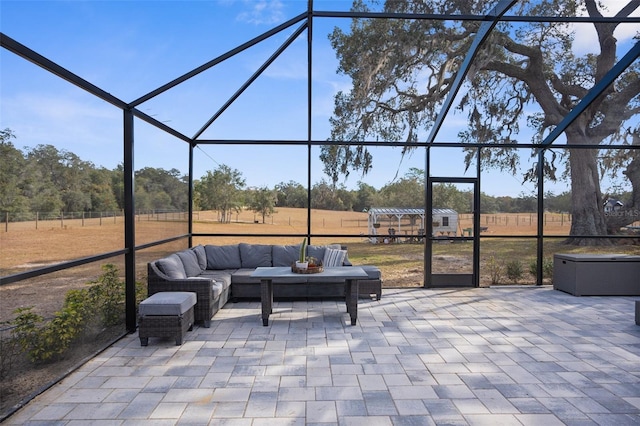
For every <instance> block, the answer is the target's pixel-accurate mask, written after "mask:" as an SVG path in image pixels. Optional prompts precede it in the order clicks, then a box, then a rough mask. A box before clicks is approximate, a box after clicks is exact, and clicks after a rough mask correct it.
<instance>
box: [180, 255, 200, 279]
mask: <svg viewBox="0 0 640 426" xmlns="http://www.w3.org/2000/svg"><path fill="white" fill-rule="evenodd" d="M176 255H177V256H178V257H179V258H180V260H181V261H182V266H184V272H185V273H186V274H187V277H197V276H198V275H200V272H202V269H200V263H198V256H197V255H196V253H195V252H194V251H193V250H183V251H179V252H177V253H176Z"/></svg>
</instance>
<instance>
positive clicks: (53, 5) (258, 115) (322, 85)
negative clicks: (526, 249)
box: [0, 0, 588, 196]
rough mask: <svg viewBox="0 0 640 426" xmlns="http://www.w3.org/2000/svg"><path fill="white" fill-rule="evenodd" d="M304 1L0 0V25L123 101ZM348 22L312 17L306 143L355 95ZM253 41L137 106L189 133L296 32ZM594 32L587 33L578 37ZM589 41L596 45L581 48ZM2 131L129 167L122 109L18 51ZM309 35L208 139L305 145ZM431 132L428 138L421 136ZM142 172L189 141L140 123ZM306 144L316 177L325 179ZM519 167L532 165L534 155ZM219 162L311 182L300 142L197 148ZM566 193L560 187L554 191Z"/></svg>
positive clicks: (397, 166)
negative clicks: (343, 65)
mask: <svg viewBox="0 0 640 426" xmlns="http://www.w3.org/2000/svg"><path fill="white" fill-rule="evenodd" d="M306 4H307V2H306V1H305V0H289V1H286V0H218V1H216V0H213V1H204V0H202V1H143V0H137V1H115V0H112V1H29V0H26V1H25V0H21V1H5V0H1V1H0V27H1V28H2V32H4V33H5V34H6V35H8V36H10V37H12V38H13V39H15V40H17V41H18V42H20V43H22V44H24V45H26V46H27V47H29V48H31V49H33V50H35V51H36V52H38V53H40V54H41V55H43V56H45V57H47V58H48V59H51V60H53V61H55V62H57V63H58V64H59V65H61V66H63V67H65V68H67V69H68V70H70V71H72V72H74V73H75V74H77V75H79V76H80V77H82V78H84V79H86V80H88V81H89V82H91V83H93V84H95V85H96V86H98V87H100V88H102V89H104V90H105V91H107V92H109V93H111V94H113V95H114V96H116V97H118V98H120V99H121V100H123V101H125V102H131V101H133V100H135V99H137V98H139V97H140V96H143V95H145V94H146V93H148V92H150V91H152V90H153V89H155V88H157V87H159V86H161V85H163V84H165V83H167V82H169V81H171V80H173V79H174V78H176V77H178V76H180V75H182V74H184V73H186V72H188V71H191V70H192V69H193V68H196V67H198V66H200V65H202V64H204V63H206V62H208V61H210V60H211V59H214V58H216V57H218V56H219V55H221V54H224V53H226V52H228V51H229V50H231V49H233V48H235V47H236V46H238V45H240V44H242V43H244V42H246V41H248V40H250V39H252V38H253V37H256V36H258V35H260V34H262V33H264V32H266V31H268V30H269V29H271V28H273V27H274V26H276V25H278V24H280V23H282V22H284V21H286V20H288V19H290V18H292V17H294V16H296V15H298V14H300V13H302V12H304V11H305V9H306ZM350 4H351V2H350V1H328V0H326V1H323V0H315V1H314V7H315V9H316V10H343V11H346V10H348V9H349V8H350ZM336 25H340V26H342V27H344V28H347V27H348V25H349V21H348V20H344V19H343V20H329V19H324V20H323V19H315V20H314V35H313V80H312V81H313V93H314V98H313V99H314V101H313V108H312V123H313V124H312V137H313V139H320V140H324V139H326V138H328V137H329V134H330V126H329V118H330V117H331V114H332V108H333V96H334V95H335V93H336V92H337V91H338V90H348V89H349V87H350V86H349V81H348V80H347V79H346V78H345V77H344V76H341V75H338V74H337V72H336V70H337V66H338V63H337V60H336V58H335V53H334V52H333V50H332V49H331V46H330V45H329V42H328V40H327V34H329V33H330V32H331V31H332V29H333V28H334V27H335V26H336ZM298 26H299V25H294V26H293V27H292V28H291V29H289V30H286V31H283V32H282V33H280V34H278V35H276V36H274V37H272V38H271V39H269V40H267V41H265V42H263V43H261V44H260V45H258V46H254V47H252V48H251V49H250V50H248V51H245V52H243V53H242V54H240V55H237V56H235V57H233V58H231V59H230V60H228V61H225V62H224V63H223V64H221V65H220V66H218V67H216V68H214V69H211V70H209V71H207V72H205V73H202V74H200V75H198V76H197V77H195V78H193V79H191V80H189V81H188V82H186V83H183V84H182V85H180V86H179V87H177V88H174V89H172V90H170V91H168V92H166V93H163V94H161V95H160V96H158V97H156V98H153V99H151V100H150V101H148V102H146V103H144V104H142V105H140V106H139V109H140V110H142V111H144V112H145V113H147V114H149V115H152V116H154V117H155V118H157V119H158V120H160V121H163V122H166V123H167V124H168V125H170V126H172V127H174V128H175V129H177V130H179V131H181V132H183V133H184V134H186V135H187V136H193V135H194V134H195V133H196V132H197V131H198V130H199V129H200V128H201V126H203V125H204V124H205V123H206V121H207V120H209V119H210V118H211V117H212V116H213V114H215V113H216V111H218V109H219V108H220V107H221V106H222V105H223V104H224V103H225V102H226V101H227V99H228V98H229V97H230V96H232V95H233V94H234V93H235V92H236V91H237V90H238V89H239V88H240V86H241V85H242V84H243V83H244V82H245V81H246V80H247V79H248V78H249V77H250V76H251V75H252V74H253V73H254V72H255V70H256V69H257V68H258V67H260V66H261V65H262V64H263V63H264V61H265V60H266V59H267V58H268V57H269V56H270V55H272V54H273V52H274V51H275V50H276V49H277V48H278V47H279V46H280V45H281V44H282V43H284V42H285V40H286V39H287V38H288V37H289V36H290V35H291V34H292V33H293V31H295V29H296V28H298ZM579 40H581V41H586V40H588V38H587V37H583V38H580V39H579ZM585 46H588V43H585ZM0 61H1V67H2V74H1V77H0V90H1V92H0V93H1V96H2V102H1V105H0V128H3V129H4V128H6V127H9V128H11V129H12V130H13V131H14V132H15V134H16V135H17V140H15V141H14V143H15V144H16V146H18V147H19V148H23V147H34V146H36V145H38V144H52V145H55V146H56V147H58V148H59V149H66V150H68V151H71V152H73V153H75V154H77V155H79V156H80V157H81V158H82V159H84V160H89V161H92V162H93V163H94V164H96V165H98V166H104V167H107V168H109V169H112V168H114V167H116V166H117V165H118V164H119V163H121V162H122V146H121V140H122V113H121V111H120V110H118V109H117V108H115V107H112V106H111V105H109V104H106V103H105V102H103V101H100V100H96V99H95V98H93V97H92V96H90V95H88V94H86V93H85V92H83V91H82V90H80V89H77V88H76V87H75V86H73V85H71V84H69V83H67V82H64V81H62V80H60V79H58V78H56V77H54V76H51V75H49V74H48V73H47V72H45V71H43V70H41V69H39V68H38V67H36V66H34V65H32V64H31V63H28V62H26V61H25V60H23V59H22V58H19V57H17V56H15V55H13V54H12V53H9V52H7V51H5V50H4V49H3V50H2V51H1V52H0ZM306 87H307V68H306V33H305V34H304V35H303V36H302V37H300V38H298V39H297V40H296V41H295V42H294V43H293V44H292V46H291V47H290V48H289V49H288V50H287V51H286V52H285V53H283V54H282V55H281V56H280V57H278V58H277V60H276V61H275V62H274V63H273V64H272V65H271V66H270V67H269V68H268V69H267V70H266V71H265V73H264V74H263V75H261V76H260V77H259V78H258V79H257V80H256V82H255V83H254V84H252V85H251V87H249V88H248V89H247V90H246V91H245V92H244V93H242V95H241V96H240V98H239V99H238V100H237V101H236V102H235V103H234V104H233V105H232V106H231V107H230V108H229V109H228V110H226V111H225V112H224V114H222V116H221V117H220V118H219V120H217V121H216V122H215V123H214V125H213V126H211V127H210V128H209V129H208V130H207V131H206V132H205V133H204V137H208V138H212V139H225V138H227V139H229V138H231V139H251V138H255V139H283V140H287V139H306V135H307V129H306V122H307V111H306V99H307V98H306V96H307V92H306V91H307V89H306ZM464 124H465V123H464V120H463V119H462V117H455V116H452V117H450V119H448V120H447V121H446V124H445V127H444V128H443V129H442V130H441V133H440V138H439V139H441V140H456V134H457V132H458V131H459V129H460V128H462V126H464ZM425 133H426V132H425ZM135 147H136V160H135V161H136V163H135V166H136V168H142V167H159V168H164V169H171V168H177V169H179V170H181V171H182V172H183V173H185V174H186V173H187V171H188V168H187V167H188V159H187V154H186V153H187V151H186V145H184V143H182V142H179V141H177V140H175V139H174V138H172V137H171V136H168V135H166V134H164V133H163V132H160V131H158V130H157V129H155V128H153V127H152V126H149V125H147V124H145V123H143V122H141V121H136V135H135ZM373 152H374V170H373V172H371V173H370V174H368V175H367V176H366V177H364V178H361V177H360V176H357V175H352V176H350V177H349V178H348V179H347V180H346V181H344V182H343V183H344V184H346V186H347V187H349V188H353V187H355V185H356V184H357V182H358V180H363V181H364V182H366V183H368V184H370V185H373V186H374V187H376V188H380V187H382V186H384V185H385V184H387V183H389V182H390V181H391V180H392V179H394V177H395V176H396V175H399V176H403V175H404V174H405V173H406V172H407V171H408V170H409V168H412V167H417V168H424V154H423V153H422V152H416V153H415V154H413V155H412V156H410V157H409V158H405V159H404V160H402V159H401V157H400V150H398V149H391V148H379V149H374V150H373ZM318 154H319V149H316V148H314V149H313V151H312V182H314V183H315V182H317V181H319V180H320V179H323V178H325V179H326V176H325V175H324V174H323V173H322V165H321V163H320V162H319V160H318V159H317V156H318ZM524 154H525V155H523V156H522V161H523V163H524V165H525V166H527V165H528V164H527V161H528V155H527V154H528V152H525V153H524ZM438 155H439V156H440V157H441V160H440V161H437V162H436V163H435V166H434V171H433V174H434V175H439V176H468V174H467V175H465V172H464V168H463V165H462V163H461V161H460V158H461V157H460V153H459V152H458V151H457V150H456V151H455V152H454V151H453V150H450V151H446V152H443V153H440V154H438ZM221 164H226V165H228V166H229V167H231V168H235V169H238V170H240V171H241V172H242V174H243V177H244V178H245V179H246V183H247V185H249V186H263V185H267V186H270V187H272V186H273V185H275V184H277V183H279V182H283V181H284V182H288V181H290V180H294V181H297V182H300V183H303V184H305V183H306V172H307V151H306V148H298V147H296V148H293V147H288V146H286V147H285V146H279V147H273V146H271V147H256V146H244V147H230V146H224V145H223V146H205V145H203V146H200V148H198V149H197V150H196V152H195V168H194V171H195V175H196V177H198V176H201V175H203V174H204V173H205V172H206V171H207V170H214V169H215V168H217V167H218V166H219V165H221ZM559 188H560V189H559V190H558V191H560V190H562V188H563V187H562V186H560V187H559ZM482 190H483V191H484V192H486V193H489V194H492V195H512V196H517V195H518V194H519V193H521V192H526V193H529V192H531V191H533V190H534V187H533V185H531V184H526V185H524V186H523V185H522V183H521V179H520V177H519V176H511V175H504V174H500V173H497V172H494V173H489V174H488V175H487V176H486V179H485V184H483V188H482Z"/></svg>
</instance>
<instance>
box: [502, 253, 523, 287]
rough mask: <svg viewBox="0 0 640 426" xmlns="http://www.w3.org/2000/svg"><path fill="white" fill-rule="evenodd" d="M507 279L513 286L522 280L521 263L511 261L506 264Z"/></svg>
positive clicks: (515, 260)
mask: <svg viewBox="0 0 640 426" xmlns="http://www.w3.org/2000/svg"><path fill="white" fill-rule="evenodd" d="M506 269H507V278H509V280H511V281H513V282H514V283H515V284H518V281H520V280H521V279H522V275H523V273H524V271H523V268H522V262H520V260H518V259H514V260H511V261H509V262H507V268H506Z"/></svg>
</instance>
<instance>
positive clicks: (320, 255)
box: [307, 245, 327, 260]
mask: <svg viewBox="0 0 640 426" xmlns="http://www.w3.org/2000/svg"><path fill="white" fill-rule="evenodd" d="M326 250H327V246H313V245H311V246H307V257H308V256H311V257H315V258H316V259H318V260H322V259H324V252H325V251H326Z"/></svg>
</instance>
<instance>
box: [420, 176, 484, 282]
mask: <svg viewBox="0 0 640 426" xmlns="http://www.w3.org/2000/svg"><path fill="white" fill-rule="evenodd" d="M479 198H480V196H479V192H478V180H477V179H469V178H433V177H432V178H428V179H427V209H426V210H427V211H426V213H427V217H426V237H427V238H426V244H425V256H424V259H425V265H424V272H425V283H424V286H425V287H429V288H436V287H478V285H479V273H480V268H479V254H478V253H479V247H480V243H479V242H480V240H479V236H478V234H479V232H476V230H479V229H480V228H479V224H480V216H479V214H480V212H479V208H476V206H479Z"/></svg>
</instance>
